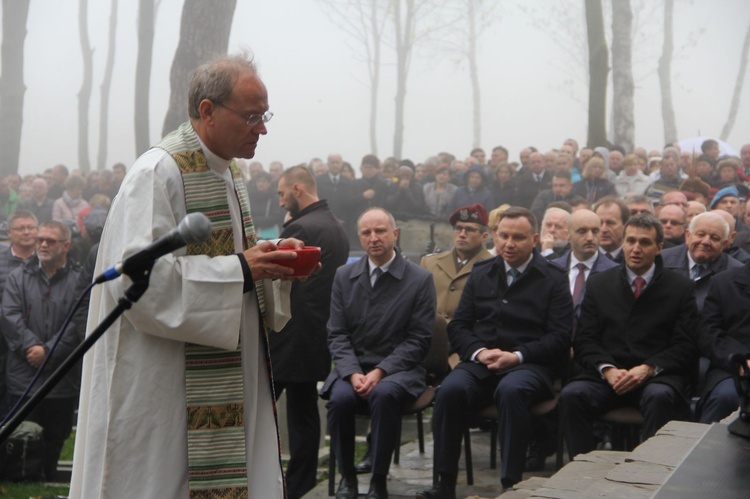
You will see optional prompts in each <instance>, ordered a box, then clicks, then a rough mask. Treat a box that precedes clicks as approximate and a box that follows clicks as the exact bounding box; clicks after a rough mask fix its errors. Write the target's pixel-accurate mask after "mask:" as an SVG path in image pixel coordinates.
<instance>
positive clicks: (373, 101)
mask: <svg viewBox="0 0 750 499" xmlns="http://www.w3.org/2000/svg"><path fill="white" fill-rule="evenodd" d="M382 24H383V23H381V22H380V21H379V19H378V0H370V26H371V29H370V32H371V35H372V60H371V61H368V65H367V67H368V68H369V71H370V152H372V154H375V155H377V154H378V130H377V125H378V88H379V87H380V39H381V38H382V36H383V30H382Z"/></svg>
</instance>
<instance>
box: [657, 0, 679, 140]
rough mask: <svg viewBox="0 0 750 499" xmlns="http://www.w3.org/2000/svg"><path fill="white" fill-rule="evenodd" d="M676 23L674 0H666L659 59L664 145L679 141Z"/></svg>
mask: <svg viewBox="0 0 750 499" xmlns="http://www.w3.org/2000/svg"><path fill="white" fill-rule="evenodd" d="M673 22H674V0H666V1H665V3H664V46H663V48H662V51H661V57H660V58H659V70H658V71H659V83H660V86H661V115H662V119H663V120H664V143H665V144H669V143H672V142H676V141H677V124H676V121H675V117H674V105H673V104H672V52H673V51H674V43H673V41H672V39H673V38H674V34H673V29H672V26H673Z"/></svg>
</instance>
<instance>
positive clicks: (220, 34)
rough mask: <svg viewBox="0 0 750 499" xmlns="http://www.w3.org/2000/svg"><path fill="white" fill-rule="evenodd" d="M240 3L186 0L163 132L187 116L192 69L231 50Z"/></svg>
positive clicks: (168, 130) (228, 0)
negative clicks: (233, 25) (236, 12)
mask: <svg viewBox="0 0 750 499" xmlns="http://www.w3.org/2000/svg"><path fill="white" fill-rule="evenodd" d="M236 4H237V0H224V1H221V2H206V1H204V0H185V4H184V5H183V7H182V20H181V25H180V43H179V44H178V46H177V51H176V52H175V55H174V61H173V62H172V71H171V73H170V75H169V82H170V87H171V93H170V95H169V109H168V110H167V115H166V117H165V118H164V127H163V128H162V134H163V135H166V134H168V133H169V132H170V131H172V130H174V129H175V128H177V127H178V126H179V125H180V123H182V122H183V121H185V120H186V119H187V89H188V84H189V83H190V75H191V73H192V72H193V71H194V70H195V68H197V67H198V66H199V65H201V64H203V63H205V62H208V61H209V60H211V59H212V58H214V57H217V56H219V55H222V54H226V53H227V47H228V45H229V32H230V30H231V28H232V18H233V17H234V8H235V6H236Z"/></svg>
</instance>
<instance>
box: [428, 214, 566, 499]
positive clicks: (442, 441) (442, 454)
mask: <svg viewBox="0 0 750 499" xmlns="http://www.w3.org/2000/svg"><path fill="white" fill-rule="evenodd" d="M497 236H498V238H499V240H500V245H499V248H498V257H496V258H492V259H490V260H484V261H482V262H477V263H476V264H474V268H473V269H472V272H471V275H470V276H469V280H468V281H467V283H466V286H465V287H464V291H463V294H462V295H461V301H460V302H459V305H458V308H457V309H456V312H455V314H454V316H453V320H452V321H451V323H450V324H449V326H448V335H449V338H450V342H451V346H452V347H453V348H454V349H455V350H456V351H457V352H458V354H459V356H460V358H461V362H460V363H459V364H458V365H457V366H456V367H455V369H454V370H453V371H452V372H451V373H450V374H449V375H448V376H447V377H446V378H445V380H444V381H443V383H442V384H441V385H440V389H439V390H438V394H437V397H436V400H435V410H434V413H433V420H432V421H433V433H434V435H435V450H434V456H435V457H434V459H435V471H436V472H437V473H438V478H439V481H438V483H436V484H435V486H434V487H433V488H432V489H431V490H427V491H424V492H420V493H418V494H417V497H418V498H422V499H452V498H455V487H456V476H457V474H458V459H459V456H460V454H461V438H462V434H463V428H465V427H466V424H467V417H468V413H469V412H470V411H476V410H480V409H482V408H484V407H486V406H488V405H490V404H493V403H494V404H495V406H496V407H497V409H498V413H499V418H498V428H499V435H498V436H499V440H500V443H501V447H500V449H501V456H502V463H503V464H502V472H501V482H502V485H503V488H508V487H511V486H513V485H514V484H515V483H517V482H519V481H520V480H521V478H522V474H523V470H524V464H525V458H526V448H527V445H528V443H529V439H530V436H531V435H530V433H531V425H530V423H529V419H530V416H529V408H530V407H531V406H533V405H534V404H538V403H540V402H543V401H545V400H548V399H551V398H553V397H554V389H553V380H554V379H555V377H559V376H560V374H561V371H562V369H563V368H564V366H565V364H566V359H567V358H568V357H569V346H570V333H571V329H572V326H573V303H572V301H571V298H570V292H569V291H568V278H567V275H566V274H565V272H564V271H563V270H562V269H561V268H560V267H558V266H557V265H554V264H552V263H549V262H547V261H546V260H545V259H544V258H543V257H542V256H540V255H539V253H538V252H537V251H536V250H535V249H534V246H535V245H536V243H537V242H538V240H539V233H538V229H537V222H536V219H535V217H534V215H533V214H532V213H531V211H529V210H527V209H525V208H518V207H513V208H510V209H508V210H507V211H506V212H505V213H503V214H502V215H501V217H500V221H499V224H498V227H497Z"/></svg>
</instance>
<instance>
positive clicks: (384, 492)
mask: <svg viewBox="0 0 750 499" xmlns="http://www.w3.org/2000/svg"><path fill="white" fill-rule="evenodd" d="M367 499H388V487H387V486H386V481H385V480H372V481H371V482H370V490H368V491H367Z"/></svg>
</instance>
